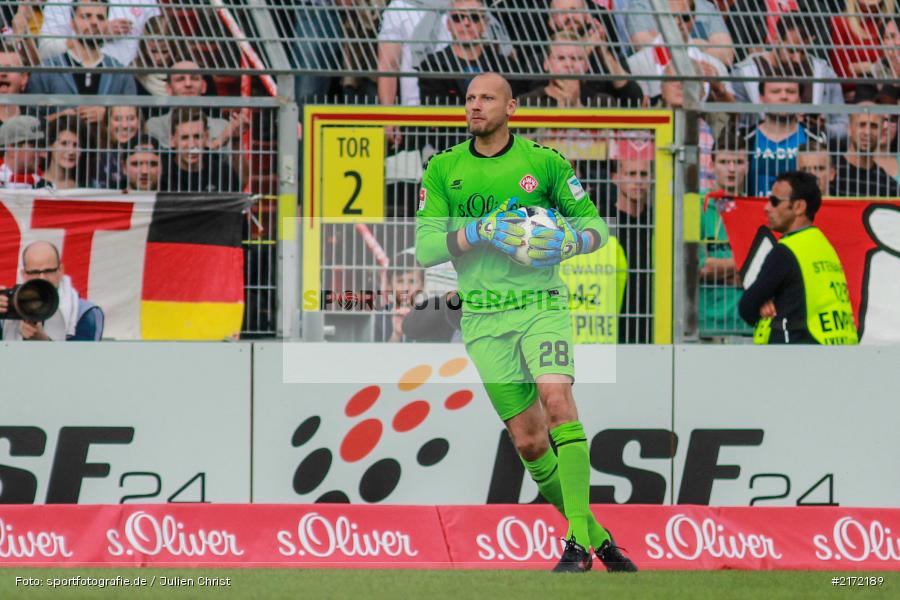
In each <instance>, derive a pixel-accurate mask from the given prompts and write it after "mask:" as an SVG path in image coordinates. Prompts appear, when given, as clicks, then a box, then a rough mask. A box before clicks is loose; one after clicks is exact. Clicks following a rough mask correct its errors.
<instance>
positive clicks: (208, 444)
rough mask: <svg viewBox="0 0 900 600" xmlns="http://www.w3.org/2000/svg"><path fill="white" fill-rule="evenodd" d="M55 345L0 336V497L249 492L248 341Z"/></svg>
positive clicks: (136, 499) (238, 498) (190, 498)
mask: <svg viewBox="0 0 900 600" xmlns="http://www.w3.org/2000/svg"><path fill="white" fill-rule="evenodd" d="M66 346H67V344H30V343H26V342H18V343H8V344H2V343H0V365H3V367H2V371H3V373H4V377H3V383H2V385H3V398H2V401H0V404H2V408H0V506H2V505H4V504H43V503H46V504H66V503H81V504H119V503H131V504H134V503H147V502H249V501H250V427H249V421H250V404H249V401H248V398H249V396H250V384H249V373H250V354H251V352H250V350H251V348H250V347H249V346H247V345H238V344H221V343H216V344H211V343H197V344H183V343H182V344H176V343H159V344H142V343H133V344H105V343H99V344H80V345H78V347H77V349H73V348H71V347H70V348H68V351H67V348H66ZM73 350H76V351H73Z"/></svg>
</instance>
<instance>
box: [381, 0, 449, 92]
mask: <svg viewBox="0 0 900 600" xmlns="http://www.w3.org/2000/svg"><path fill="white" fill-rule="evenodd" d="M446 5H447V2H441V1H439V0H436V1H431V2H427V1H425V2H423V1H421V0H420V1H415V0H393V2H391V3H390V5H388V7H387V8H386V9H385V10H384V13H383V14H382V15H381V30H380V31H379V32H378V41H379V42H389V43H398V44H402V45H403V49H402V50H401V55H400V71H403V72H409V71H412V70H414V69H415V67H416V66H417V65H418V63H419V62H420V61H421V59H422V58H424V57H425V55H426V54H429V53H431V52H436V51H438V50H441V49H442V48H444V47H445V46H446V45H447V42H449V41H450V32H449V31H448V30H447V27H446V26H444V23H443V19H442V12H437V11H434V10H424V8H429V7H430V8H445V7H446ZM410 41H415V42H417V43H409V42H410ZM400 104H403V105H405V106H418V105H419V104H421V101H420V98H419V80H418V78H416V77H401V78H400Z"/></svg>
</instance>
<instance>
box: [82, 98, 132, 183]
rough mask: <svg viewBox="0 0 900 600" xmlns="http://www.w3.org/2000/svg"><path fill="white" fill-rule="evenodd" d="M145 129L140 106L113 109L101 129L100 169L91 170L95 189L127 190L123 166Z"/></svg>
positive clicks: (112, 107) (108, 111)
mask: <svg viewBox="0 0 900 600" xmlns="http://www.w3.org/2000/svg"><path fill="white" fill-rule="evenodd" d="M143 128H144V119H143V115H142V114H141V110H140V109H139V108H138V107H137V106H111V107H109V108H108V109H106V118H105V119H104V120H103V126H102V127H101V128H100V140H99V147H100V152H99V156H98V157H97V165H96V168H92V169H91V187H94V188H101V189H111V190H120V189H122V188H124V187H125V173H123V171H122V162H123V160H124V158H125V156H124V155H125V152H126V150H127V148H128V146H129V145H130V144H131V142H132V141H133V140H134V139H135V138H137V137H138V136H139V135H140V134H141V131H142V130H143Z"/></svg>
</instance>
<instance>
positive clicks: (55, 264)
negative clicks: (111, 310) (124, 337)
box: [0, 241, 103, 342]
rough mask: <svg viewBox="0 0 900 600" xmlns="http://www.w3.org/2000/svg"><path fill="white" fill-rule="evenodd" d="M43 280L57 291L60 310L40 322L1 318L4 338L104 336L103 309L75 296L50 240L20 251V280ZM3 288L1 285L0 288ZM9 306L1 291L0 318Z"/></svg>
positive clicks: (81, 338)
mask: <svg viewBox="0 0 900 600" xmlns="http://www.w3.org/2000/svg"><path fill="white" fill-rule="evenodd" d="M32 279H44V280H46V281H49V282H50V283H52V284H53V286H54V287H55V288H56V291H57V293H58V294H59V309H57V311H56V313H55V314H54V315H53V316H52V317H50V318H49V319H47V320H46V321H44V322H43V323H33V322H30V321H25V320H21V321H20V320H4V321H2V323H3V326H2V328H0V332H2V338H3V341H7V342H9V341H18V340H25V341H41V342H65V341H97V340H99V339H100V337H101V336H102V335H103V311H102V310H101V309H100V307H99V306H97V305H96V304H93V303H91V302H88V301H87V300H84V299H83V298H79V297H78V290H76V289H75V288H74V287H72V280H71V279H70V278H69V276H68V275H66V274H65V271H64V269H63V264H62V262H61V261H60V256H59V250H57V249H56V246H54V245H53V244H51V243H50V242H43V241H41V242H34V243H31V244H29V245H28V246H26V247H25V250H24V251H23V252H22V281H23V282H24V281H31V280H32ZM3 289H6V288H5V287H3V286H2V285H0V290H3ZM8 308H9V300H8V298H7V297H6V296H5V295H3V294H0V318H2V317H3V315H5V314H6V311H7V309H8Z"/></svg>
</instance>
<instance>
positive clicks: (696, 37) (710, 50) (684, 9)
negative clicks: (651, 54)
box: [627, 0, 734, 72]
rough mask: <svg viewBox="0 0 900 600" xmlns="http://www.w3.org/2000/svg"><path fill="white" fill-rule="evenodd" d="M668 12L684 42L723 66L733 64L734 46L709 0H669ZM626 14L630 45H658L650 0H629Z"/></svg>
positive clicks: (658, 36)
mask: <svg viewBox="0 0 900 600" xmlns="http://www.w3.org/2000/svg"><path fill="white" fill-rule="evenodd" d="M669 10H670V11H671V13H672V14H673V15H674V17H675V21H676V23H678V27H679V29H681V30H682V35H683V36H684V41H685V43H690V44H691V46H693V47H699V48H701V49H702V50H703V52H704V53H706V54H708V55H710V56H714V57H715V58H716V59H718V60H719V62H721V63H722V64H723V65H726V66H730V65H731V64H732V62H733V61H734V45H733V42H732V39H731V34H729V33H728V27H726V25H725V20H724V19H722V15H721V14H719V10H718V9H717V8H716V6H715V5H714V4H712V3H711V2H709V1H708V0H669ZM628 11H629V12H628V14H627V27H628V32H629V35H630V36H631V44H632V45H633V46H634V47H635V48H643V47H644V46H658V45H660V44H661V43H662V42H661V36H660V34H659V32H658V30H657V27H656V19H655V18H654V15H653V5H652V3H651V2H650V0H630V2H629V8H628ZM642 13H643V14H642ZM632 72H634V71H632Z"/></svg>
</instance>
